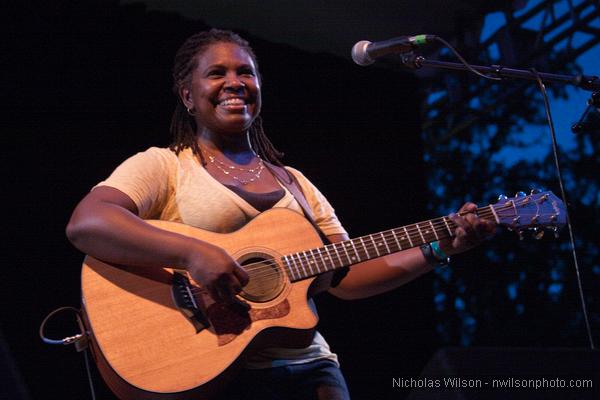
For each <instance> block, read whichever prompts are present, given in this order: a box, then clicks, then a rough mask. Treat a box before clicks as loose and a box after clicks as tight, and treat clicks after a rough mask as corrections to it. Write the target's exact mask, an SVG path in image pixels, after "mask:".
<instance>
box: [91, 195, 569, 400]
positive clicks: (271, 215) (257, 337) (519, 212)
mask: <svg viewBox="0 0 600 400" xmlns="http://www.w3.org/2000/svg"><path fill="white" fill-rule="evenodd" d="M475 212H476V213H477V215H478V216H479V217H480V218H486V219H488V220H490V221H494V222H495V223H497V224H501V225H506V226H509V227H510V228H511V229H513V230H517V231H522V230H524V229H529V228H533V229H535V230H536V232H537V234H539V229H540V228H550V229H552V230H553V231H554V232H555V233H557V231H558V229H559V228H560V227H561V226H563V225H564V224H565V222H566V212H565V211H564V206H563V204H562V202H561V201H560V199H558V198H557V197H556V196H555V195H554V194H552V193H551V192H542V193H532V194H531V195H529V196H526V195H524V194H523V195H521V194H520V193H519V194H518V195H517V196H515V197H513V198H510V199H509V198H506V197H505V196H504V197H503V198H501V199H500V201H499V202H498V203H496V204H494V205H489V206H487V207H482V208H478V209H477V210H475ZM465 213H466V212H465ZM149 223H151V224H152V225H155V226H157V227H159V228H162V229H165V230H169V231H172V232H177V233H180V234H183V235H187V236H191V237H195V238H198V239H200V240H204V241H207V242H209V243H212V244H214V245H217V246H219V247H221V248H223V249H225V250H226V251H227V252H228V253H229V254H230V255H231V256H232V257H233V258H234V259H236V260H237V261H238V262H239V263H240V264H242V265H243V266H244V268H245V270H246V272H247V273H248V275H249V276H250V280H249V283H248V284H247V285H246V286H244V289H243V291H242V292H241V293H240V294H239V296H238V297H239V300H240V302H239V304H231V305H224V304H219V303H215V302H214V301H213V300H212V298H211V297H210V296H209V295H208V293H207V291H206V290H205V289H204V288H202V287H201V286H200V285H197V284H194V283H193V282H190V280H189V277H188V276H187V274H186V273H185V271H181V270H176V269H170V268H162V269H160V268H154V269H153V268H139V267H138V268H134V267H125V266H117V265H110V264H106V263H103V262H101V261H98V260H96V259H94V258H92V257H87V258H86V259H85V261H84V265H83V270H82V276H81V280H82V297H83V298H82V300H83V307H82V308H83V314H84V322H85V324H86V329H87V330H88V331H89V332H90V338H91V348H92V350H93V355H94V357H95V360H96V363H97V365H98V368H99V370H100V373H101V374H102V376H103V377H104V379H105V381H106V382H107V384H108V385H109V387H110V388H111V389H112V390H113V391H114V392H115V393H116V394H117V395H118V396H119V397H120V398H121V399H124V400H134V399H136V400H137V399H160V400H166V399H186V400H187V399H209V398H214V397H216V396H217V395H218V393H219V389H220V388H221V387H222V386H223V385H224V384H225V383H226V382H227V381H228V378H229V377H230V376H231V375H232V374H233V373H235V370H236V368H237V367H239V365H240V362H241V361H242V360H243V359H244V358H245V357H246V356H247V355H248V354H249V353H251V352H252V351H254V350H256V349H260V348H264V347H269V346H271V347H273V346H280V347H306V346H307V345H309V344H310V343H311V341H312V337H313V334H314V327H315V326H316V324H317V321H318V317H317V315H316V313H315V312H314V311H313V310H312V309H311V308H310V307H309V303H308V297H309V295H311V294H312V292H313V291H315V292H316V291H318V290H319V289H320V286H325V285H320V284H317V285H315V284H313V282H314V281H315V278H314V276H316V275H320V274H325V273H329V272H330V271H333V270H335V269H337V268H342V267H346V266H349V265H353V264H356V263H359V262H363V261H366V260H370V259H373V258H376V257H381V256H384V255H387V254H391V253H394V252H397V251H401V250H406V249H409V248H413V247H416V246H419V245H422V244H426V243H431V242H433V241H436V240H441V239H444V238H450V237H452V236H453V232H454V230H455V229H456V225H455V224H454V222H453V221H452V220H451V219H450V218H448V217H441V218H437V219H433V220H429V221H423V222H418V223H415V224H411V225H407V226H404V227H400V228H395V229H390V230H386V231H383V232H378V233H375V234H371V235H366V236H361V237H359V238H355V239H350V240H345V241H341V242H338V243H335V244H329V245H327V246H322V245H323V243H322V242H321V239H320V238H319V235H318V233H317V232H316V231H315V229H314V228H313V226H312V225H311V224H310V223H309V222H308V221H307V220H306V219H305V218H304V217H303V216H302V215H300V214H298V213H296V212H294V211H290V210H288V209H284V208H276V209H271V210H269V211H266V212H264V213H262V214H260V215H259V216H258V217H256V218H254V219H253V220H252V221H251V222H250V223H248V224H247V225H246V226H245V227H243V228H242V229H240V230H238V231H236V232H233V233H229V234H218V233H213V232H207V231H204V230H201V229H196V228H192V227H190V226H186V225H182V224H177V223H172V222H165V221H149ZM284 263H285V265H283V264H284ZM292 282H293V283H292ZM324 282H326V281H325V280H324Z"/></svg>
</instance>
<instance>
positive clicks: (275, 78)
mask: <svg viewBox="0 0 600 400" xmlns="http://www.w3.org/2000/svg"><path fill="white" fill-rule="evenodd" d="M382 3H385V2H382ZM433 3H435V2H433ZM454 3H456V2H453V4H454ZM458 3H477V2H475V1H464V2H458ZM487 3H488V4H490V2H487ZM9 8H10V7H9ZM8 11H9V12H8V13H6V14H5V15H6V16H5V18H7V20H8V21H7V22H8V23H7V24H6V25H5V26H6V27H7V28H8V38H9V40H8V43H7V45H8V47H7V50H6V51H5V58H4V59H5V61H7V63H6V64H7V66H8V68H7V70H6V73H5V78H6V82H5V88H6V90H5V94H6V95H7V96H6V98H7V99H8V101H7V102H6V104H5V105H4V111H5V112H6V118H5V121H6V123H5V124H4V135H5V137H7V138H8V139H9V143H8V145H7V146H5V153H6V154H5V157H4V158H3V159H4V162H5V166H4V171H6V172H5V176H6V178H5V181H6V188H5V190H4V193H5V199H7V200H8V201H6V206H5V207H6V210H7V212H6V213H5V214H6V216H7V217H8V222H7V224H6V225H5V229H4V230H3V232H4V233H5V240H4V243H6V244H7V249H6V250H5V253H4V254H5V257H4V263H3V264H4V266H3V268H2V269H1V271H2V281H3V282H6V283H5V284H4V290H3V293H2V296H3V298H2V304H3V305H4V307H3V316H2V332H3V336H4V342H5V343H4V344H5V345H6V349H5V351H4V355H7V356H8V357H9V359H8V360H6V361H5V362H4V365H5V366H9V367H10V366H11V365H14V369H13V371H16V372H17V377H16V379H17V380H20V381H21V382H22V387H24V388H26V391H27V392H28V393H29V397H30V398H33V399H45V398H64V399H85V398H89V393H88V391H89V390H88V386H87V385H88V384H87V378H86V373H85V365H84V361H83V357H82V355H81V354H78V353H76V352H75V350H74V349H73V348H71V347H59V346H55V347H51V346H47V345H45V344H43V343H42V342H41V340H40V339H39V337H38V334H37V330H38V327H39V324H40V322H41V321H42V319H43V318H44V317H45V316H46V315H47V314H48V313H49V312H50V311H52V310H54V309H55V308H57V307H60V306H63V305H71V306H76V307H77V306H78V305H79V302H80V282H79V272H80V266H81V261H82V259H83V255H82V254H81V253H79V252H78V251H77V250H76V249H74V248H73V247H72V246H71V245H70V243H69V242H68V241H67V239H66V238H65V235H64V228H65V225H66V223H67V221H68V219H69V216H70V213H71V212H72V210H73V208H74V207H75V205H76V204H77V202H78V201H79V200H80V199H81V198H82V197H83V196H84V195H85V194H86V193H87V192H88V191H89V190H90V188H91V187H92V186H93V185H95V184H96V183H97V182H99V181H100V180H102V179H104V178H105V177H106V176H107V175H108V174H109V173H110V172H111V171H112V170H113V169H114V168H115V166H116V165H118V164H119V163H120V162H121V161H123V160H124V159H125V158H127V157H129V156H130V155H132V154H134V153H135V152H138V151H143V150H145V149H146V148H147V147H149V146H166V145H167V144H168V143H169V141H170V137H169V133H168V126H169V122H170V118H171V112H172V110H173V108H174V105H175V97H174V96H173V95H172V93H171V77H170V68H171V64H172V60H173V56H174V54H175V51H176V50H177V48H178V46H179V45H180V44H181V43H182V42H183V40H184V39H185V38H186V37H187V36H189V35H190V34H192V33H195V32H198V31H201V30H204V29H207V28H209V26H208V25H207V24H206V23H205V22H203V21H202V20H199V19H197V18H196V19H192V18H185V17H183V16H181V15H178V14H175V13H169V12H158V11H148V10H147V9H146V8H145V7H144V6H143V5H140V4H130V5H120V4H119V2H117V1H102V2H98V1H94V2H92V1H85V2H84V1H52V2H45V3H39V4H38V3H34V2H23V3H22V4H21V5H19V7H18V8H13V9H12V10H8ZM234 11H235V10H232V12H234ZM451 14H452V13H451V12H449V13H448V15H444V16H443V17H441V16H440V21H439V23H440V25H439V26H438V27H437V28H439V29H437V30H436V33H438V34H439V33H442V32H443V31H452V30H453V29H455V27H454V25H453V23H455V22H456V19H452V18H451V17H452V15H451ZM331 15H332V19H334V17H333V16H334V15H335V13H334V12H333V11H331ZM438 15H439V13H438ZM482 15H483V14H481V15H478V16H476V15H473V16H471V17H472V19H471V20H469V21H471V23H473V24H476V23H478V21H479V19H478V18H480V17H481V16H482ZM371 18H372V17H371ZM448 21H453V22H452V23H450V22H448ZM426 22H427V23H429V24H431V21H426ZM459 22H460V19H459ZM463 22H464V20H463ZM274 23H275V22H274ZM231 28H236V27H235V26H231ZM330 29H331V28H330ZM237 31H238V32H239V33H240V34H242V36H244V37H245V38H246V39H248V40H249V41H250V43H251V45H252V46H253V47H254V49H255V51H256V53H257V56H258V59H259V64H260V70H261V73H262V75H263V77H264V84H263V112H262V116H263V119H264V124H265V130H266V132H267V134H268V135H269V136H270V138H271V139H272V141H273V142H274V144H275V145H276V147H278V148H279V149H280V150H282V151H284V152H285V153H286V158H285V160H284V161H285V162H286V164H288V165H292V166H294V167H296V168H298V169H300V170H301V171H303V172H304V173H305V175H307V176H308V177H309V178H310V179H311V180H312V181H313V182H314V183H315V184H316V185H317V186H318V187H319V188H320V189H321V191H322V192H323V193H324V194H325V195H326V196H327V197H328V199H329V200H330V202H331V203H332V204H333V205H334V207H335V208H336V211H337V214H338V216H339V217H340V219H341V220H342V222H343V224H344V225H345V227H346V229H347V230H348V231H349V232H350V234H351V236H358V235H361V234H366V233H372V232H376V231H380V230H383V229H387V228H391V227H396V226H401V225H405V224H409V223H412V222H416V221H419V220H423V219H429V218H432V217H436V216H437V215H431V214H430V213H429V212H427V211H426V206H425V202H426V197H427V195H428V194H427V191H426V185H425V180H426V177H427V176H428V171H427V166H426V165H425V164H424V162H423V144H422V141H421V136H420V126H421V120H420V109H419V107H420V104H421V102H422V96H423V94H422V93H421V92H422V89H421V83H420V82H419V80H418V79H417V78H416V77H415V76H414V75H413V74H411V73H408V72H406V71H403V70H399V69H396V68H395V67H394V66H392V65H389V64H388V65H387V66H386V68H380V67H376V66H374V67H371V68H368V69H365V68H361V67H358V66H356V65H355V64H353V63H352V62H351V61H350V60H349V59H348V58H345V57H341V56H337V55H332V54H329V53H324V52H323V53H318V52H311V51H308V50H301V49H300V48H299V47H293V46H291V45H286V44H282V43H281V41H280V40H278V39H277V38H272V39H270V40H266V39H264V38H263V37H258V36H254V35H252V34H250V33H248V32H245V31H243V30H239V29H238V30H237ZM407 32H418V33H420V31H418V30H415V29H413V28H412V27H411V28H407V30H406V31H404V32H403V33H407ZM355 36H357V35H352V32H348V33H347V35H346V36H345V37H346V38H347V40H348V41H349V42H351V44H352V43H353V42H356V41H357V40H361V39H365V37H362V36H361V37H355ZM384 38H385V37H377V38H375V39H384ZM312 40H313V41H314V38H313V39H312ZM323 40H327V39H326V37H325V36H324V37H323ZM333 53H335V51H334V52H333ZM469 189H470V188H469V187H464V191H465V192H469ZM476 195H477V194H476V193H475V194H473V196H476ZM473 200H478V199H473ZM479 256H481V253H477V252H475V253H474V254H473V255H467V256H464V257H466V258H468V257H471V258H472V259H475V258H477V257H479ZM481 279H485V280H488V279H489V280H493V279H494V277H493V273H486V274H483V277H482V278H481ZM432 280H433V275H432V274H429V275H427V276H425V277H422V278H420V279H418V280H416V281H415V282H412V283H410V284H408V285H406V286H404V287H403V288H402V289H401V290H396V291H394V292H392V293H388V294H385V295H381V296H377V297H375V298H372V299H366V300H360V301H353V302H343V301H339V300H336V299H334V298H332V297H331V296H328V295H323V296H322V297H320V298H319V299H318V303H319V309H320V315H321V323H320V330H321V332H322V333H323V335H324V336H325V337H326V338H327V339H328V341H329V343H330V345H331V347H332V349H333V351H335V352H336V353H337V354H338V356H339V358H340V361H341V364H342V369H343V371H344V373H345V376H346V378H347V380H348V383H349V386H350V390H351V392H352V394H353V396H354V397H355V398H373V399H374V398H378V399H384V398H394V399H397V398H400V397H402V395H403V394H405V393H404V392H402V391H400V390H398V389H397V388H396V389H393V388H392V387H391V386H392V385H391V382H390V381H391V378H395V377H413V376H414V377H416V376H418V374H419V372H420V371H421V370H422V369H423V366H424V365H425V363H426V361H427V360H428V359H429V358H430V357H431V356H432V354H433V353H434V352H435V350H436V349H438V348H439V347H440V346H441V345H442V342H441V340H440V339H439V335H438V334H436V332H435V327H436V324H435V312H434V306H433V302H432V297H433V289H432V286H433V285H432ZM49 328H50V329H49V331H48V333H49V334H50V335H51V336H53V337H54V338H62V337H64V336H67V335H72V334H74V333H76V332H77V331H78V328H77V326H76V324H75V323H74V322H73V318H70V317H65V318H62V319H60V320H59V321H58V322H57V323H54V324H52V325H51V326H50V327H49ZM510 329H517V330H518V327H512V328H510ZM484 342H485V341H484ZM499 343H500V342H499ZM487 344H491V345H494V344H498V343H494V341H493V339H491V340H490V341H488V342H487ZM526 344H531V343H526ZM552 344H555V342H552ZM13 363H14V364H13ZM95 379H96V381H95V382H96V385H97V387H99V389H98V390H99V392H100V393H102V395H101V396H100V397H99V398H108V396H109V395H108V394H106V392H105V389H104V388H103V384H102V383H101V382H100V381H99V380H98V377H95ZM15 396H16V395H12V396H11V398H14V397H15Z"/></svg>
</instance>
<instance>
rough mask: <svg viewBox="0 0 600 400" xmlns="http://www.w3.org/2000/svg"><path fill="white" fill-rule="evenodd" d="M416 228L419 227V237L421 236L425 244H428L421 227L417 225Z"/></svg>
mask: <svg viewBox="0 0 600 400" xmlns="http://www.w3.org/2000/svg"><path fill="white" fill-rule="evenodd" d="M415 226H416V227H417V231H419V235H421V239H423V243H427V240H425V236H423V232H421V227H420V226H419V224H415Z"/></svg>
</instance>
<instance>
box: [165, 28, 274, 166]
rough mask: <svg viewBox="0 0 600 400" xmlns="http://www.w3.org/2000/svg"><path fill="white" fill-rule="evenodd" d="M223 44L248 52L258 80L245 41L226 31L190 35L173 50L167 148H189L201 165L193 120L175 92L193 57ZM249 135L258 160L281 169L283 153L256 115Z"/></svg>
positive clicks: (186, 77)
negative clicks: (172, 99)
mask: <svg viewBox="0 0 600 400" xmlns="http://www.w3.org/2000/svg"><path fill="white" fill-rule="evenodd" d="M223 42H225V43H234V44H237V45H238V46H240V47H241V48H242V49H243V50H244V51H246V53H248V55H249V56H250V57H251V58H252V61H254V65H255V66H256V71H257V74H258V79H259V80H260V79H261V78H260V73H259V72H258V62H257V59H256V55H255V54H254V50H252V48H251V47H250V45H249V44H248V42H247V41H246V40H244V39H242V38H241V37H240V36H239V35H237V34H236V33H234V32H231V31H226V30H220V29H211V30H209V31H204V32H200V33H196V34H195V35H192V36H190V37H189V38H188V39H187V40H186V41H185V42H184V43H183V45H182V46H181V47H180V48H179V50H178V51H177V54H176V55H175V62H174V63H173V92H174V93H175V96H177V105H176V106H175V111H174V112H173V117H172V119H171V127H170V131H171V134H172V135H173V142H172V143H171V144H170V145H169V148H170V149H171V150H172V151H174V152H175V154H179V152H181V151H182V150H183V149H185V148H188V147H189V148H191V149H192V152H193V153H194V155H196V157H199V158H200V161H201V162H202V165H206V160H205V159H204V156H203V154H202V152H201V151H200V147H199V146H198V141H197V140H196V128H197V126H196V121H195V120H194V118H193V117H192V116H191V115H190V113H189V111H188V110H187V109H186V107H185V105H184V104H183V102H182V100H181V98H180V97H179V89H180V88H181V87H182V86H184V85H188V84H189V83H190V81H191V77H192V71H193V70H194V69H195V68H196V66H197V64H196V56H197V55H199V54H202V53H203V52H204V51H205V50H206V49H207V48H208V47H209V46H210V45H213V44H216V43H223ZM249 133H250V144H251V146H252V148H253V149H254V151H256V153H257V154H258V155H259V156H260V157H262V158H263V159H265V160H267V161H269V162H271V163H273V164H275V165H279V166H283V164H282V163H281V158H282V157H283V153H282V152H280V151H279V150H277V149H276V148H275V147H274V146H273V144H272V143H271V141H270V140H269V138H268V137H267V135H266V134H265V131H264V130H263V126H262V120H261V118H260V116H257V117H256V118H255V119H254V121H253V122H252V125H251V126H250V129H249Z"/></svg>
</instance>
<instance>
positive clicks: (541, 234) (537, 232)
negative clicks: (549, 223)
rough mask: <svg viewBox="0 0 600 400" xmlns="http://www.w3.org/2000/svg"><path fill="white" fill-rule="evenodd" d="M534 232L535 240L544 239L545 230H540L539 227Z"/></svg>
mask: <svg viewBox="0 0 600 400" xmlns="http://www.w3.org/2000/svg"><path fill="white" fill-rule="evenodd" d="M532 231H533V238H534V239H535V240H540V239H541V238H543V237H544V230H543V229H540V228H538V227H537V226H536V227H535V228H533V229H532Z"/></svg>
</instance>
